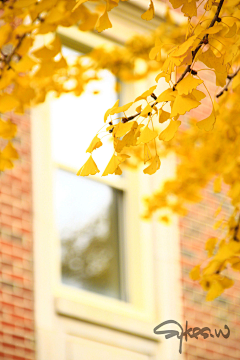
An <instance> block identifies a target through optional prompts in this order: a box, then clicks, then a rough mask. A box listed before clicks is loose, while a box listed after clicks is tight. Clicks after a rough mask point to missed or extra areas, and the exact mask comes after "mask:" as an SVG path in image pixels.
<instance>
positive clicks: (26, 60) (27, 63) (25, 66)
mask: <svg viewBox="0 0 240 360" xmlns="http://www.w3.org/2000/svg"><path fill="white" fill-rule="evenodd" d="M36 64H37V62H36V61H35V60H33V59H32V58H30V56H28V55H25V56H23V58H22V59H21V60H20V61H19V62H17V63H14V62H13V61H12V62H11V66H12V68H13V69H14V70H16V71H17V72H27V71H30V70H31V69H32V68H33V66H34V65H36Z"/></svg>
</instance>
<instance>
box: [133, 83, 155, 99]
mask: <svg viewBox="0 0 240 360" xmlns="http://www.w3.org/2000/svg"><path fill="white" fill-rule="evenodd" d="M156 87H157V85H154V86H151V87H150V89H148V90H146V91H144V93H142V95H140V96H138V97H137V98H136V99H135V102H136V101H138V100H143V99H146V98H147V97H148V96H150V95H151V94H152V93H153V91H154V90H155V89H156Z"/></svg>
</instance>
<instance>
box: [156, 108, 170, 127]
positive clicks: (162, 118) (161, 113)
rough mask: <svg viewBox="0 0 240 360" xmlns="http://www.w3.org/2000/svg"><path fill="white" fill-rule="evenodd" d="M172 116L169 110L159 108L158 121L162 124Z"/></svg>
mask: <svg viewBox="0 0 240 360" xmlns="http://www.w3.org/2000/svg"><path fill="white" fill-rule="evenodd" d="M169 117H170V113H169V112H167V111H164V110H162V109H160V110H159V112H158V121H159V122H160V123H161V124H162V123H164V122H165V121H167V120H168V119H169Z"/></svg>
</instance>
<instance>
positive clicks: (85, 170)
mask: <svg viewBox="0 0 240 360" xmlns="http://www.w3.org/2000/svg"><path fill="white" fill-rule="evenodd" d="M99 172H100V171H99V170H98V167H97V165H96V163H95V162H94V160H93V158H92V155H90V156H89V159H88V160H87V161H86V163H85V164H84V165H83V166H82V167H81V169H80V170H78V172H77V175H78V176H88V175H95V174H97V173H99Z"/></svg>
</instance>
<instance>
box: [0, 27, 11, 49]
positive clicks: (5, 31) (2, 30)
mask: <svg viewBox="0 0 240 360" xmlns="http://www.w3.org/2000/svg"><path fill="white" fill-rule="evenodd" d="M12 31H13V28H12V26H11V25H10V24H9V23H8V24H5V25H2V26H1V27H0V47H2V46H3V44H5V42H6V41H7V39H8V37H9V36H10V34H11V33H12Z"/></svg>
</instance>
